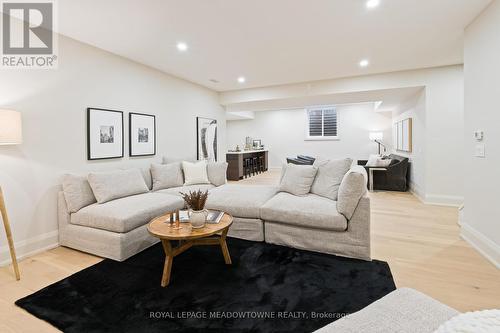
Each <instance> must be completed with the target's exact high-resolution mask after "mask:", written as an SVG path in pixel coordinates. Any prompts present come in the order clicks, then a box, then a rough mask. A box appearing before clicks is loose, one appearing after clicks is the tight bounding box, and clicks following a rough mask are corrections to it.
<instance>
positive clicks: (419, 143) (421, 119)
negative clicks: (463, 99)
mask: <svg viewBox="0 0 500 333" xmlns="http://www.w3.org/2000/svg"><path fill="white" fill-rule="evenodd" d="M407 118H412V151H411V152H403V151H397V150H395V149H393V152H394V153H395V154H398V155H401V156H406V157H408V158H409V159H410V162H411V163H410V179H411V180H410V184H409V186H410V190H411V191H412V192H413V193H415V194H416V195H417V196H418V197H420V198H424V197H425V165H426V163H425V153H424V152H425V151H426V149H425V141H426V127H425V89H422V91H421V92H419V93H418V94H417V95H415V96H414V97H413V98H412V99H410V100H408V101H407V102H406V103H403V104H402V105H400V106H399V107H398V109H397V110H395V111H394V112H393V113H392V123H393V128H394V123H396V122H398V121H400V120H404V119H407ZM393 139H394V138H393ZM393 148H394V145H393Z"/></svg>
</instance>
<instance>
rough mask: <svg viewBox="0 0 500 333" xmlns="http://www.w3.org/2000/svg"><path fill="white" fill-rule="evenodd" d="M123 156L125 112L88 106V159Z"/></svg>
mask: <svg viewBox="0 0 500 333" xmlns="http://www.w3.org/2000/svg"><path fill="white" fill-rule="evenodd" d="M121 157H123V112H122V111H115V110H107V109H97V108H87V159H88V160H102V159H108V158H121Z"/></svg>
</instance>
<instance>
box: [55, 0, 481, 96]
mask: <svg viewBox="0 0 500 333" xmlns="http://www.w3.org/2000/svg"><path fill="white" fill-rule="evenodd" d="M490 2H491V0H381V5H380V7H378V8H376V9H373V10H367V9H366V7H365V3H366V0H142V1H140V0H71V1H58V12H59V15H58V17H59V31H60V32H61V33H62V34H64V35H67V36H70V37H72V38H74V39H77V40H80V41H83V42H85V43H88V44H91V45H94V46H97V47H99V48H102V49H105V50H108V51H110V52H113V53H116V54H118V55H121V56H124V57H126V58H130V59H133V60H135V61H137V62H140V63H143V64H146V65H148V66H151V67H154V68H157V69H159V70H161V71H164V72H167V73H170V74H173V75H176V76H178V77H181V78H184V79H187V80H189V81H192V82H196V83H199V84H201V85H203V86H206V87H209V88H212V89H214V90H217V91H226V90H233V89H242V88H249V87H260V86H268V85H276V84H286V83H294V82H304V81H312V80H320V79H330V78H338V77H346V76H356V75H364V74H372V73H381V72H391V71H398V70H405V69H415V68H423V67H432V66H441V65H450V64H457V63H462V52H463V51H462V50H463V29H464V27H465V26H466V25H467V24H468V23H469V22H470V21H471V20H472V19H473V18H474V17H475V16H476V15H477V14H478V13H479V12H480V11H481V10H482V9H483V8H484V7H485V6H486V5H488V4H489V3H490ZM178 41H184V42H186V43H187V44H188V46H189V50H188V51H187V52H185V53H180V52H178V51H177V49H176V43H177V42H178ZM363 58H368V59H370V62H371V65H370V66H369V67H368V68H365V69H361V68H359V67H358V62H359V61H360V60H361V59H363ZM240 75H243V76H245V77H246V78H247V82H246V83H245V84H239V83H237V82H236V79H237V77H238V76H240ZM210 79H216V80H218V81H219V83H212V82H210V81H209V80H210Z"/></svg>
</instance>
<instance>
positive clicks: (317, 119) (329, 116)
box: [306, 106, 338, 140]
mask: <svg viewBox="0 0 500 333" xmlns="http://www.w3.org/2000/svg"><path fill="white" fill-rule="evenodd" d="M335 139H338V117H337V109H336V108H335V107H333V106H321V107H314V108H309V109H307V133H306V140H335Z"/></svg>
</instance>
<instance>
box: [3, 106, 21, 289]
mask: <svg viewBox="0 0 500 333" xmlns="http://www.w3.org/2000/svg"><path fill="white" fill-rule="evenodd" d="M22 142H23V131H22V126H21V113H20V112H17V111H11V110H0V146H4V145H19V144H21V143H22ZM0 148H1V147H0ZM0 213H1V215H2V220H3V225H4V227H5V233H6V234H7V241H8V243H9V250H10V256H11V258H12V265H13V266H14V272H15V274H16V279H17V280H20V279H21V275H20V274H19V266H18V265H17V258H16V250H15V249H14V240H13V239H12V231H11V230H10V223H9V217H8V215H7V208H6V207H5V201H4V198H3V192H2V187H1V186H0Z"/></svg>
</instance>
